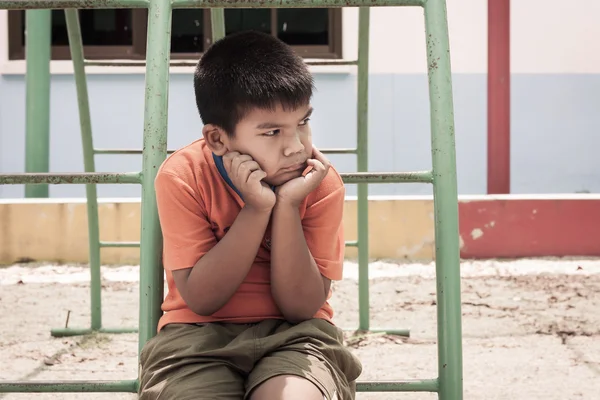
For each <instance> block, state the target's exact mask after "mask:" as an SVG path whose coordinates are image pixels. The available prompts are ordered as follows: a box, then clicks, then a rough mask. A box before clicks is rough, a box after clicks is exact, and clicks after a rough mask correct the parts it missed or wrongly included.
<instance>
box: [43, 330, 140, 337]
mask: <svg viewBox="0 0 600 400" xmlns="http://www.w3.org/2000/svg"><path fill="white" fill-rule="evenodd" d="M137 332H138V328H100V329H91V328H54V329H52V330H51V331H50V334H51V335H52V337H67V336H84V335H90V334H92V333H107V334H124V333H137Z"/></svg>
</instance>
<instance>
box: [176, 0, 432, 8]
mask: <svg viewBox="0 0 600 400" xmlns="http://www.w3.org/2000/svg"><path fill="white" fill-rule="evenodd" d="M424 2H425V0H343V1H342V0H261V1H256V0H173V2H172V4H173V8H207V7H222V8H323V7H326V8H337V7H383V6H392V7H400V6H419V7H423V4H424Z"/></svg>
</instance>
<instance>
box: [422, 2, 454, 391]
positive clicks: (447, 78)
mask: <svg viewBox="0 0 600 400" xmlns="http://www.w3.org/2000/svg"><path fill="white" fill-rule="evenodd" d="M425 31H426V38H427V65H428V68H427V70H428V75H429V99H430V110H431V154H432V162H433V174H434V185H433V196H434V215H435V245H436V252H435V260H436V280H437V291H436V292H437V334H438V374H439V382H440V399H441V400H461V399H462V398H463V371H462V326H461V295H460V255H459V240H458V191H457V183H456V150H455V146H456V144H455V138H454V106H453V102H452V74H451V68H450V45H449V40H448V21H447V16H446V2H445V0H428V1H427V3H426V5H425Z"/></svg>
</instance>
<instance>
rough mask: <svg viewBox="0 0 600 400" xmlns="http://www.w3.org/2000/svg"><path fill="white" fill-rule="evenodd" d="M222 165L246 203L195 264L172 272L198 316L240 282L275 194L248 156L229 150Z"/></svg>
mask: <svg viewBox="0 0 600 400" xmlns="http://www.w3.org/2000/svg"><path fill="white" fill-rule="evenodd" d="M223 165H224V166H225V169H226V171H227V174H228V175H229V177H230V179H231V181H232V182H233V184H234V185H235V187H236V188H237V189H238V190H239V191H240V192H241V193H242V196H243V198H244V202H245V206H244V208H243V209H242V210H241V211H240V213H239V214H238V216H237V218H236V219H235V221H234V223H233V224H232V225H231V228H230V229H229V231H228V232H227V233H226V234H225V236H224V237H223V239H221V241H220V242H219V243H217V244H216V245H215V246H214V247H213V248H212V249H211V250H210V251H208V252H207V253H206V254H205V255H204V256H202V257H201V258H200V260H198V261H197V262H196V264H195V265H194V267H192V268H187V269H184V270H176V271H173V280H174V281H175V285H176V286H177V289H178V290H179V293H181V297H182V298H183V299H184V301H185V302H186V304H187V305H188V307H189V308H190V309H191V310H192V311H194V312H195V313H196V314H199V315H212V314H214V313H215V312H217V311H218V310H219V309H221V307H223V306H224V305H225V304H226V303H227V302H228V301H229V299H230V298H231V296H233V294H234V293H235V291H236V290H237V288H238V287H239V286H240V284H241V283H242V282H243V280H244V278H245V277H246V275H247V274H248V271H249V270H250V268H251V266H252V264H253V262H254V260H255V258H256V253H257V252H258V248H259V246H260V243H261V241H262V239H263V237H264V234H265V230H266V228H267V225H268V223H269V218H270V215H271V211H272V209H273V206H274V205H275V194H274V193H273V191H272V190H271V189H270V188H269V187H268V186H267V185H266V184H265V183H264V182H262V179H264V177H265V176H266V173H265V172H264V171H262V170H261V169H260V167H259V165H258V163H256V162H255V161H254V160H253V159H252V158H251V157H250V156H248V155H242V154H239V153H237V152H231V153H228V154H226V155H225V156H224V157H223Z"/></svg>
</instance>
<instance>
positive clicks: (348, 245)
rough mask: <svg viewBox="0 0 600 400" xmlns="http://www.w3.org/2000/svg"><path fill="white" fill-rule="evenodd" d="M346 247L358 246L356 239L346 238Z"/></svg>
mask: <svg viewBox="0 0 600 400" xmlns="http://www.w3.org/2000/svg"><path fill="white" fill-rule="evenodd" d="M346 246H347V247H358V241H356V240H348V241H346Z"/></svg>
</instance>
